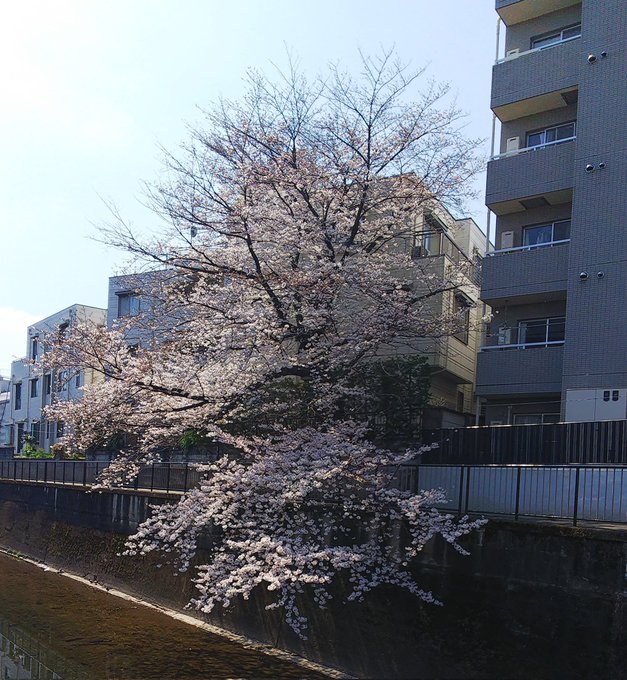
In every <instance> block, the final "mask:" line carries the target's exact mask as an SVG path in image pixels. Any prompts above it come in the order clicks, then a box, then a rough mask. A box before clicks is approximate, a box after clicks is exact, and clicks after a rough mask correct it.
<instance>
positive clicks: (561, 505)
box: [0, 460, 627, 525]
mask: <svg viewBox="0 0 627 680" xmlns="http://www.w3.org/2000/svg"><path fill="white" fill-rule="evenodd" d="M107 465H108V463H106V462H96V461H55V460H11V461H0V479H2V480H7V481H20V482H35V483H44V484H45V483H48V484H51V483H54V484H65V485H69V486H79V487H89V486H91V485H92V484H94V483H96V482H97V478H98V475H99V474H100V473H101V472H102V471H103V470H104V469H105V468H106V467H107ZM203 475H204V473H201V472H199V471H198V469H197V466H196V465H194V464H193V463H153V464H151V465H146V466H144V467H143V468H142V469H141V471H140V473H139V475H138V476H137V477H136V478H135V479H134V480H133V481H132V482H129V483H128V484H123V485H119V488H128V489H137V490H141V491H154V492H159V493H166V494H168V493H180V492H182V491H186V490H188V489H191V488H193V487H194V486H196V485H197V484H198V482H199V481H200V480H201V479H202V478H203ZM395 484H396V485H397V486H398V488H400V489H401V490H408V491H412V492H414V493H416V492H418V491H420V490H423V489H434V488H437V489H442V490H443V491H444V492H445V493H446V497H447V499H448V501H447V502H446V503H444V504H442V505H441V506H438V507H439V509H442V510H446V511H450V512H453V513H455V514H460V515H462V514H472V515H501V516H506V517H509V518H512V519H514V520H518V519H520V518H535V519H551V520H567V521H569V522H571V523H572V524H574V525H576V524H577V523H578V522H582V521H585V522H603V523H620V524H626V525H627V466H620V465H422V464H421V465H416V464H408V465H403V466H401V467H400V468H399V469H398V471H397V472H396V476H395Z"/></svg>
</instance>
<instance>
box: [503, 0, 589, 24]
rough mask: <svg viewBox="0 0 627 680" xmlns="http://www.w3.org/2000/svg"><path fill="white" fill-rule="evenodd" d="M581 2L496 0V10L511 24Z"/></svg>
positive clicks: (579, 0) (575, 0) (564, 0)
mask: <svg viewBox="0 0 627 680" xmlns="http://www.w3.org/2000/svg"><path fill="white" fill-rule="evenodd" d="M580 3H581V0H496V11H497V12H498V13H499V16H500V17H501V19H502V20H503V22H504V23H505V24H506V25H507V26H511V25H512V24H518V23H520V22H521V21H529V20H530V19H535V18H536V17H540V16H543V15H545V14H549V13H551V12H557V10H560V9H564V8H565V7H572V6H573V5H578V4H580Z"/></svg>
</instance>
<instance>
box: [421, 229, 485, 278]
mask: <svg viewBox="0 0 627 680" xmlns="http://www.w3.org/2000/svg"><path fill="white" fill-rule="evenodd" d="M417 236H418V237H419V238H420V240H421V245H416V246H414V248H413V249H412V258H414V259H418V258H423V257H438V256H440V255H446V256H447V257H448V258H449V259H450V260H452V261H453V262H454V263H455V264H458V265H460V266H462V267H463V271H464V273H465V274H466V276H467V277H468V279H469V280H470V281H471V282H472V283H474V284H475V285H477V286H480V285H481V258H480V257H477V258H475V261H474V262H473V261H472V260H471V259H470V258H469V257H468V255H466V253H465V252H464V251H463V250H462V249H461V248H459V246H457V245H456V244H455V242H454V241H453V240H452V239H451V238H450V237H449V236H447V235H446V234H445V233H444V232H443V231H436V230H432V231H429V230H428V231H423V232H420V233H419V234H417Z"/></svg>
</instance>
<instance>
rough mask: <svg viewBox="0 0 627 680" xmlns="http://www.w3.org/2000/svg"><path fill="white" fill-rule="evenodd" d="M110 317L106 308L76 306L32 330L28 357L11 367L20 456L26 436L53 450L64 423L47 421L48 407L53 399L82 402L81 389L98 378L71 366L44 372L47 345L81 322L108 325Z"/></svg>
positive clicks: (15, 439)
mask: <svg viewBox="0 0 627 680" xmlns="http://www.w3.org/2000/svg"><path fill="white" fill-rule="evenodd" d="M106 317H107V310H106V309H101V308H99V307H88V306H86V305H72V306H71V307H67V308H66V309H62V310H61V311H60V312H57V313H56V314H52V315H51V316H48V317H46V318H45V319H42V320H41V321H38V322H37V323H35V324H33V325H31V326H29V327H28V329H27V345H26V355H25V357H24V358H23V359H19V360H18V361H14V362H13V363H12V364H11V400H10V406H11V415H10V422H11V424H12V428H13V431H12V433H11V437H10V439H11V442H10V443H11V444H12V445H13V447H14V452H15V453H16V454H18V453H20V452H21V451H22V448H23V446H24V440H25V436H29V437H30V440H31V442H32V444H33V445H34V446H36V447H41V448H43V449H44V450H45V451H50V447H51V446H52V444H54V443H55V441H56V440H57V439H58V438H59V437H60V436H62V434H63V423H61V422H52V421H46V420H45V418H44V416H43V409H44V407H45V406H47V405H48V404H50V403H51V401H52V399H53V398H55V399H61V400H66V401H67V400H72V399H79V398H80V397H81V394H82V393H81V388H82V387H83V386H84V385H86V384H91V383H92V382H93V381H94V380H97V379H98V376H97V375H96V374H95V373H94V372H93V371H91V370H84V369H82V368H81V367H80V366H68V368H67V369H65V370H63V371H61V372H59V373H57V374H52V373H50V372H45V371H43V370H42V368H41V358H42V356H43V353H44V352H45V350H46V346H47V345H48V343H49V342H51V340H53V339H62V338H63V335H64V334H65V333H66V332H67V331H68V330H69V329H70V328H71V326H72V324H74V323H76V322H77V321H79V320H80V321H84V322H88V323H93V324H96V325H104V324H105V323H106Z"/></svg>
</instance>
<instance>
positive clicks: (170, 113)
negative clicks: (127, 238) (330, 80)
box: [0, 0, 496, 375]
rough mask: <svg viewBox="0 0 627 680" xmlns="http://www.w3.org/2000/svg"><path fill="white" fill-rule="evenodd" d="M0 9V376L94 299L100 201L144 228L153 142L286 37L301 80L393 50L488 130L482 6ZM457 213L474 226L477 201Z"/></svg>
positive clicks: (277, 2) (198, 2) (39, 1)
mask: <svg viewBox="0 0 627 680" xmlns="http://www.w3.org/2000/svg"><path fill="white" fill-rule="evenodd" d="M2 14H3V16H2V25H1V27H0V63H2V65H3V69H2V92H3V97H2V106H1V107H0V159H1V160H0V173H1V174H0V182H1V184H0V186H1V189H0V235H1V241H0V244H1V254H2V268H1V269H0V272H1V274H0V374H1V373H3V374H5V375H6V374H8V372H9V370H8V369H9V368H10V362H11V360H12V358H15V357H16V356H21V355H22V354H24V352H25V351H26V350H25V343H26V335H25V331H26V326H27V325H28V324H29V323H32V322H33V321H35V320H37V319H40V318H43V317H46V316H48V315H50V314H53V313H54V312H56V311H58V310H60V309H63V308H64V307H67V306H69V305H71V304H74V303H82V304H88V305H94V306H102V307H104V306H105V305H106V293H107V283H108V281H107V279H108V277H109V276H111V275H112V274H115V273H116V271H117V270H118V269H119V267H120V265H121V263H122V260H123V258H122V255H121V254H120V253H118V252H116V251H112V250H108V249H106V248H105V247H104V246H102V245H100V244H98V243H96V242H94V241H92V240H91V239H90V238H89V237H90V236H93V235H94V234H95V233H96V228H95V226H94V225H97V224H99V223H102V222H103V221H106V219H107V209H106V207H105V205H104V203H103V198H104V199H107V200H111V201H113V202H114V203H115V204H116V205H117V206H118V208H119V209H120V211H121V213H122V214H123V215H124V216H125V217H127V218H128V219H129V220H130V221H132V222H133V223H134V224H136V225H137V226H139V227H141V228H142V230H143V229H148V228H150V226H151V225H152V224H155V222H156V218H155V217H154V216H153V215H152V214H151V213H150V212H149V211H148V210H147V209H145V208H144V207H143V206H142V205H141V196H142V189H141V181H142V180H149V181H150V180H154V179H156V178H157V177H158V175H159V172H160V167H161V166H160V153H159V150H158V144H161V145H163V146H165V147H166V148H169V149H175V148H176V146H177V144H178V143H179V142H180V141H181V140H183V139H184V138H185V135H186V132H185V124H186V123H187V122H191V123H193V122H195V121H198V120H199V119H200V118H201V116H200V114H199V111H198V109H197V107H198V106H201V107H202V106H204V105H206V104H208V103H209V102H211V101H212V100H214V99H216V98H217V97H219V96H221V95H222V96H225V97H237V96H238V95H239V94H240V93H241V92H242V89H243V81H242V78H243V76H244V74H245V71H246V69H247V68H248V67H251V66H254V67H258V68H261V69H263V70H266V71H271V69H272V65H271V64H272V63H276V64H278V65H279V66H281V65H284V64H285V61H286V57H285V54H286V46H287V47H288V48H289V49H290V50H292V51H293V52H294V53H295V54H296V55H297V56H298V57H299V58H300V60H301V64H302V66H303V67H304V68H305V70H306V71H308V72H309V73H311V74H312V75H313V74H315V73H316V72H317V71H319V70H321V69H323V68H324V67H325V65H326V64H327V63H328V62H329V61H334V62H338V63H340V64H341V65H343V66H344V67H345V68H347V69H355V70H356V69H357V62H358V50H359V49H361V50H363V51H364V52H366V53H374V52H376V51H378V50H380V49H381V48H382V47H383V48H389V47H392V46H395V47H396V50H397V53H398V55H399V56H400V57H401V58H402V59H403V60H404V61H409V62H411V63H412V64H413V65H414V66H416V67H418V66H422V65H425V64H429V69H428V77H430V78H433V79H436V80H444V81H447V82H449V83H450V84H451V86H452V89H453V91H454V92H455V94H456V96H457V100H458V103H459V105H460V106H461V107H462V108H463V109H464V110H465V111H467V113H468V115H469V117H468V134H469V135H471V136H475V137H482V138H488V137H489V135H490V131H491V128H490V126H491V114H490V111H489V89H490V77H491V65H492V62H493V59H494V49H495V46H494V44H495V26H496V13H495V12H494V1H493V0H437V1H436V2H433V0H386V1H385V2H384V1H383V0H335V1H334V2H331V1H329V0H318V2H315V3H314V2H311V3H305V2H302V1H298V0H88V1H86V0H54V1H53V0H28V2H13V3H5V4H4V6H3V10H2ZM488 151H489V150H488V144H487V143H486V144H485V145H484V147H483V153H484V155H485V156H486V157H487V155H488ZM477 190H478V192H479V193H481V192H482V191H483V177H481V178H479V179H478V182H477ZM468 208H469V209H468V213H469V214H470V215H471V216H473V217H474V218H475V220H476V221H477V222H478V223H479V224H480V226H482V227H484V225H485V210H484V208H483V201H482V199H481V196H479V198H478V199H477V200H476V201H475V202H473V203H472V204H470V205H469V206H468Z"/></svg>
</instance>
